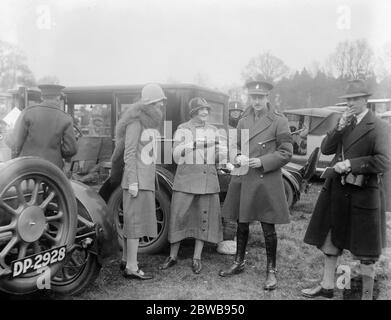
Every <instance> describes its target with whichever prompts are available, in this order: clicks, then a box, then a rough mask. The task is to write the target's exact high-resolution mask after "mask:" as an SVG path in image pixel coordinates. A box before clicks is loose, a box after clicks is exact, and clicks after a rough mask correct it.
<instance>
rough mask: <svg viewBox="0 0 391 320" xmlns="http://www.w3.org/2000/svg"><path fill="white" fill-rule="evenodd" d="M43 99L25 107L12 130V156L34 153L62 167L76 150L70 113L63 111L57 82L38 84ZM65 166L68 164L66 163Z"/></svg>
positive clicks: (32, 154)
mask: <svg viewBox="0 0 391 320" xmlns="http://www.w3.org/2000/svg"><path fill="white" fill-rule="evenodd" d="M38 87H39V89H40V90H41V92H42V99H43V102H42V103H40V104H36V105H32V106H28V107H26V108H25V109H24V110H23V111H22V113H21V114H20V116H19V118H18V120H17V122H16V124H15V128H14V131H13V134H14V137H13V138H14V150H15V154H14V156H15V157H22V156H37V157H41V158H43V159H46V160H48V161H50V162H52V163H54V164H55V165H56V166H58V167H59V168H61V169H63V167H64V160H65V161H66V162H68V163H69V162H70V159H71V157H72V156H74V155H75V154H76V152H77V144H76V139H75V135H74V132H73V121H72V117H71V116H70V115H69V114H67V113H65V112H64V111H63V107H64V105H63V104H64V101H63V96H62V93H61V90H62V89H63V88H64V87H63V86H60V85H55V84H47V85H40V86H38ZM68 167H69V166H68Z"/></svg>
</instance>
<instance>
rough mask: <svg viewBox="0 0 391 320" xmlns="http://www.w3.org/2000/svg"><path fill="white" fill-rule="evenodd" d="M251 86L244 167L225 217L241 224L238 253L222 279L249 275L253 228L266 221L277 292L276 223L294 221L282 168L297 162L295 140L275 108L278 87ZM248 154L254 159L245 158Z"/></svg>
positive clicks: (271, 285)
mask: <svg viewBox="0 0 391 320" xmlns="http://www.w3.org/2000/svg"><path fill="white" fill-rule="evenodd" d="M246 87H247V89H248V97H249V102H250V106H249V107H248V108H247V109H246V111H245V112H244V114H243V116H242V118H241V119H240V120H239V123H238V126H237V134H238V148H237V153H236V154H237V156H236V158H235V163H234V164H235V165H236V166H237V167H238V166H239V168H238V170H237V169H235V170H234V171H233V174H235V171H236V172H237V175H234V176H232V178H231V181H230V185H229V188H228V192H227V197H226V199H225V202H224V206H223V213H222V214H223V217H224V218H227V219H232V220H236V221H237V222H238V227H237V234H236V237H237V250H236V256H235V260H234V262H233V264H232V265H231V266H230V267H229V268H227V269H226V270H221V271H220V273H219V275H220V276H222V277H226V276H231V275H234V274H237V273H240V272H242V271H243V270H244V267H245V259H244V258H245V253H246V246H247V241H248V235H249V224H250V222H252V221H260V222H261V225H262V229H263V232H264V235H265V246H266V257H267V267H266V271H267V278H266V282H265V284H264V289H265V290H273V289H275V288H276V286H277V279H276V277H275V273H276V253H277V235H276V231H275V224H281V223H288V222H289V209H288V203H287V200H286V196H285V192H284V185H283V180H282V173H281V167H283V166H284V165H285V164H286V163H288V162H289V160H290V159H291V157H292V151H293V147H292V137H291V135H290V131H289V126H288V120H287V119H286V118H285V117H284V116H283V115H281V114H279V113H277V112H276V111H275V110H273V108H272V107H271V105H270V103H269V99H268V96H269V92H270V90H271V89H272V88H273V86H272V85H271V84H270V83H267V82H262V81H250V82H248V83H247V84H246ZM242 138H243V139H242ZM266 141H268V142H266ZM246 149H247V150H248V154H243V153H246V151H245V150H246ZM240 150H241V151H240ZM241 153H242V154H241Z"/></svg>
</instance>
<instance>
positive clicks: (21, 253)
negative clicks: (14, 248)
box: [18, 242, 29, 259]
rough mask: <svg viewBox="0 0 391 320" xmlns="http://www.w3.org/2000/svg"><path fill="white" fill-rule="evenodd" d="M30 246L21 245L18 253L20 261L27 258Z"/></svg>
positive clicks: (26, 244)
mask: <svg viewBox="0 0 391 320" xmlns="http://www.w3.org/2000/svg"><path fill="white" fill-rule="evenodd" d="M28 246H29V244H28V243H25V242H24V243H21V244H20V246H19V252H18V259H22V258H24V257H25V256H26V251H27V248H28Z"/></svg>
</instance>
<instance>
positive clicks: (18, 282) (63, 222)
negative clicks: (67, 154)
mask: <svg viewBox="0 0 391 320" xmlns="http://www.w3.org/2000/svg"><path fill="white" fill-rule="evenodd" d="M0 176H1V180H0V289H1V290H3V291H6V292H8V293H15V294H24V293H29V292H32V291H35V290H37V289H38V287H37V284H38V278H39V276H40V275H41V273H38V272H37V270H39V269H40V268H41V267H43V266H46V265H48V268H49V269H50V270H49V271H50V273H49V275H50V276H52V275H54V274H55V273H56V272H57V271H58V270H59V269H60V268H61V264H62V263H63V261H64V260H62V259H56V260H53V259H50V255H49V256H48V255H43V258H42V259H36V260H35V261H33V263H34V264H33V265H34V269H33V270H31V271H29V272H28V273H26V274H22V275H20V276H19V277H17V278H11V277H10V275H11V273H12V269H11V267H12V262H13V261H14V260H19V259H22V258H25V257H27V256H31V255H35V254H39V253H42V252H43V251H46V250H50V249H54V248H57V247H61V246H64V245H66V246H67V247H66V249H67V250H68V249H69V248H70V247H71V246H72V244H73V241H74V239H75V231H76V219H77V215H76V212H77V206H76V199H75V196H74V194H73V190H72V188H71V185H70V183H69V181H68V179H67V178H66V177H65V175H64V174H63V172H62V171H61V170H60V169H59V168H57V167H56V166H55V165H53V164H52V163H50V162H48V161H46V160H42V159H39V158H34V157H24V158H18V159H15V160H11V161H8V162H6V163H5V164H4V165H3V166H2V167H1V169H0ZM48 258H49V259H48ZM58 258H59V257H58ZM59 260H61V262H57V263H56V262H55V261H59ZM51 262H54V264H52V265H50V263H51ZM29 270H30V269H29Z"/></svg>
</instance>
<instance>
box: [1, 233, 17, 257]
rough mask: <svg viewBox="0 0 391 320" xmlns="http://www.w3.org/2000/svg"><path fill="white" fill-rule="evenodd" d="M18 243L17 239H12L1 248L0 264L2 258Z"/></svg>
mask: <svg viewBox="0 0 391 320" xmlns="http://www.w3.org/2000/svg"><path fill="white" fill-rule="evenodd" d="M17 243H18V238H17V237H13V238H12V239H11V240H10V241H9V242H8V243H7V245H6V246H5V247H4V248H3V250H2V251H1V252H0V262H2V261H4V258H5V257H6V255H7V254H8V253H9V252H10V251H11V249H12V248H13V247H14V246H15V245H16V244H17Z"/></svg>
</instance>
